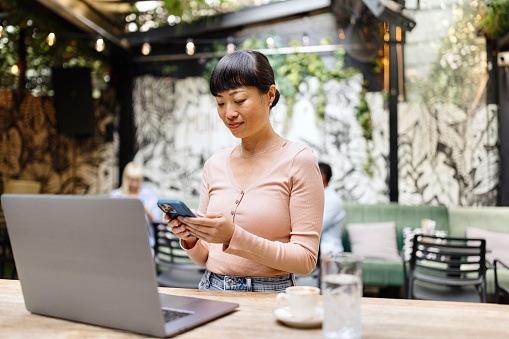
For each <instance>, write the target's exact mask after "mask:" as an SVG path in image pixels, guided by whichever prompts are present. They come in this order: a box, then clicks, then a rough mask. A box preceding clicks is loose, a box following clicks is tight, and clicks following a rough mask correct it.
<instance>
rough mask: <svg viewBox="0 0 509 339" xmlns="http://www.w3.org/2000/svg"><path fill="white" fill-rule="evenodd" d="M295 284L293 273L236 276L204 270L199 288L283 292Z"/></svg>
mask: <svg viewBox="0 0 509 339" xmlns="http://www.w3.org/2000/svg"><path fill="white" fill-rule="evenodd" d="M290 286H295V278H294V276H293V274H284V275H276V276H270V277H238V276H229V275H221V274H216V273H213V272H210V271H208V270H207V271H205V274H204V275H203V277H202V279H201V281H200V285H199V288H200V289H201V290H222V291H246V292H284V290H285V289H286V288H287V287H290Z"/></svg>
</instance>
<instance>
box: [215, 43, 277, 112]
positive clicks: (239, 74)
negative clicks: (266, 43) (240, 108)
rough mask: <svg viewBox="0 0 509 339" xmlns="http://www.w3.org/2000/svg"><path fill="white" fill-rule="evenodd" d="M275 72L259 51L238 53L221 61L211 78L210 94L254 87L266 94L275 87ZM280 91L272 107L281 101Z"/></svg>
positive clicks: (231, 54) (226, 56)
mask: <svg viewBox="0 0 509 339" xmlns="http://www.w3.org/2000/svg"><path fill="white" fill-rule="evenodd" d="M275 84H276V82H275V80H274V70H273V69H272V67H271V66H270V63H269V60H268V59H267V57H266V56H265V55H264V54H263V53H260V52H258V51H252V50H246V51H236V52H233V53H230V54H227V55H225V56H224V57H222V58H221V60H219V62H218V63H217V65H216V67H215V68H214V71H213V72H212V76H211V77H210V83H209V86H210V93H212V95H214V96H217V95H218V94H219V93H221V92H224V91H227V90H230V89H233V88H237V87H240V86H253V87H256V88H258V90H259V91H260V93H262V94H265V93H267V92H268V91H269V89H270V86H271V85H275ZM279 95H280V94H279V91H278V90H277V89H276V97H275V98H274V101H273V102H272V105H271V107H274V106H275V105H276V104H277V102H278V101H279Z"/></svg>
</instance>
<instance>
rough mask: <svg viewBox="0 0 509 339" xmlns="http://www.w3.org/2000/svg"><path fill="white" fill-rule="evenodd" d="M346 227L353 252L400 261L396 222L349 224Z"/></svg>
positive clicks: (366, 256)
mask: <svg viewBox="0 0 509 339" xmlns="http://www.w3.org/2000/svg"><path fill="white" fill-rule="evenodd" d="M346 229H347V232H348V237H349V238H350V246H351V248H352V252H353V253H355V254H357V255H359V256H361V257H362V258H378V259H387V260H398V261H400V256H399V255H398V245H397V242H396V224H395V223H394V222H379V223H359V224H348V225H346Z"/></svg>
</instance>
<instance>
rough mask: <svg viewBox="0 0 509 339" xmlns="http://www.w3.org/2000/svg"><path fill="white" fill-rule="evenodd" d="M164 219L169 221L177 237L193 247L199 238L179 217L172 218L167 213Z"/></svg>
mask: <svg viewBox="0 0 509 339" xmlns="http://www.w3.org/2000/svg"><path fill="white" fill-rule="evenodd" d="M163 219H164V220H165V221H167V222H168V226H169V227H170V228H171V231H172V232H173V234H175V236H176V237H178V238H179V239H181V240H183V241H185V242H186V245H187V246H186V247H187V248H188V249H189V248H193V247H194V245H195V244H196V242H197V241H198V238H196V237H195V236H194V235H192V234H191V233H190V232H189V231H188V230H187V228H186V225H184V224H182V223H181V222H180V221H179V220H178V219H170V217H169V216H168V215H167V214H165V215H164V216H163Z"/></svg>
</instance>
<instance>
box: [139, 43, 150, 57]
mask: <svg viewBox="0 0 509 339" xmlns="http://www.w3.org/2000/svg"><path fill="white" fill-rule="evenodd" d="M151 51H152V46H150V44H149V43H148V42H144V43H143V45H141V54H143V55H149V54H150V52H151Z"/></svg>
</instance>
